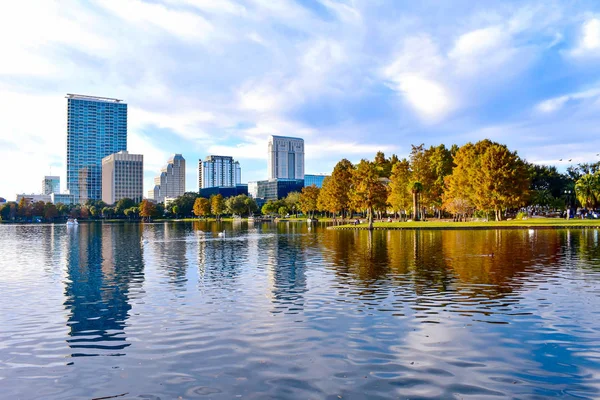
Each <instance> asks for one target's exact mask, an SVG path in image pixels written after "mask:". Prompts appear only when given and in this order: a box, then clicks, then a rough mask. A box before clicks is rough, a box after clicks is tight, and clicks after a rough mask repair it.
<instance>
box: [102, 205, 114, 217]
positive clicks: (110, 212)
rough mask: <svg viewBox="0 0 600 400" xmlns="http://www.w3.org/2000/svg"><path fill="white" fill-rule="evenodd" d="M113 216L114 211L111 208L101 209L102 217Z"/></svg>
mask: <svg viewBox="0 0 600 400" xmlns="http://www.w3.org/2000/svg"><path fill="white" fill-rule="evenodd" d="M114 214H115V209H114V208H112V207H104V208H102V217H104V218H105V219H106V218H110V217H112V216H113V215H114Z"/></svg>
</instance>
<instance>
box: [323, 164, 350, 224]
mask: <svg viewBox="0 0 600 400" xmlns="http://www.w3.org/2000/svg"><path fill="white" fill-rule="evenodd" d="M353 171H354V165H352V163H351V162H350V161H348V160H346V159H342V160H341V161H340V162H338V163H337V164H336V166H335V167H334V168H333V172H332V174H331V176H330V177H327V178H325V180H324V181H323V187H322V188H321V192H320V194H319V199H318V204H317V206H318V209H321V210H327V211H329V212H332V213H338V212H341V213H342V218H345V217H346V213H347V212H348V211H349V210H350V208H351V205H350V193H349V188H350V185H351V184H352V172H353Z"/></svg>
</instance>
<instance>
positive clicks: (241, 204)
mask: <svg viewBox="0 0 600 400" xmlns="http://www.w3.org/2000/svg"><path fill="white" fill-rule="evenodd" d="M247 197H248V196H246V195H245V194H240V195H237V196H231V197H228V198H227V199H225V209H226V210H227V212H228V213H229V214H232V215H240V216H241V215H242V214H243V213H244V212H245V211H246V203H245V200H246V198H247Z"/></svg>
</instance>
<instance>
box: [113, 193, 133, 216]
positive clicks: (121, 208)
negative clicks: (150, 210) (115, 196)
mask: <svg viewBox="0 0 600 400" xmlns="http://www.w3.org/2000/svg"><path fill="white" fill-rule="evenodd" d="M136 205H137V204H136V203H135V201H133V200H132V199H129V198H127V197H124V198H122V199H120V200H119V201H117V204H116V205H115V213H116V214H117V215H125V210H126V209H128V208H131V207H135V206H136Z"/></svg>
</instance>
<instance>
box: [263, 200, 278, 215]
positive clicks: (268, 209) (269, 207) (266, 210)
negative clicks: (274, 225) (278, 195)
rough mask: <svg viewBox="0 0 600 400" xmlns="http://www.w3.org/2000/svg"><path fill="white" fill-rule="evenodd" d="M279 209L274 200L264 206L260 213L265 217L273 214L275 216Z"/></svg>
mask: <svg viewBox="0 0 600 400" xmlns="http://www.w3.org/2000/svg"><path fill="white" fill-rule="evenodd" d="M277 209H278V206H277V203H276V202H274V201H273V200H269V201H267V202H266V203H265V204H263V206H262V208H261V210H260V211H261V212H262V213H263V214H264V215H271V214H275V213H276V212H277Z"/></svg>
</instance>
